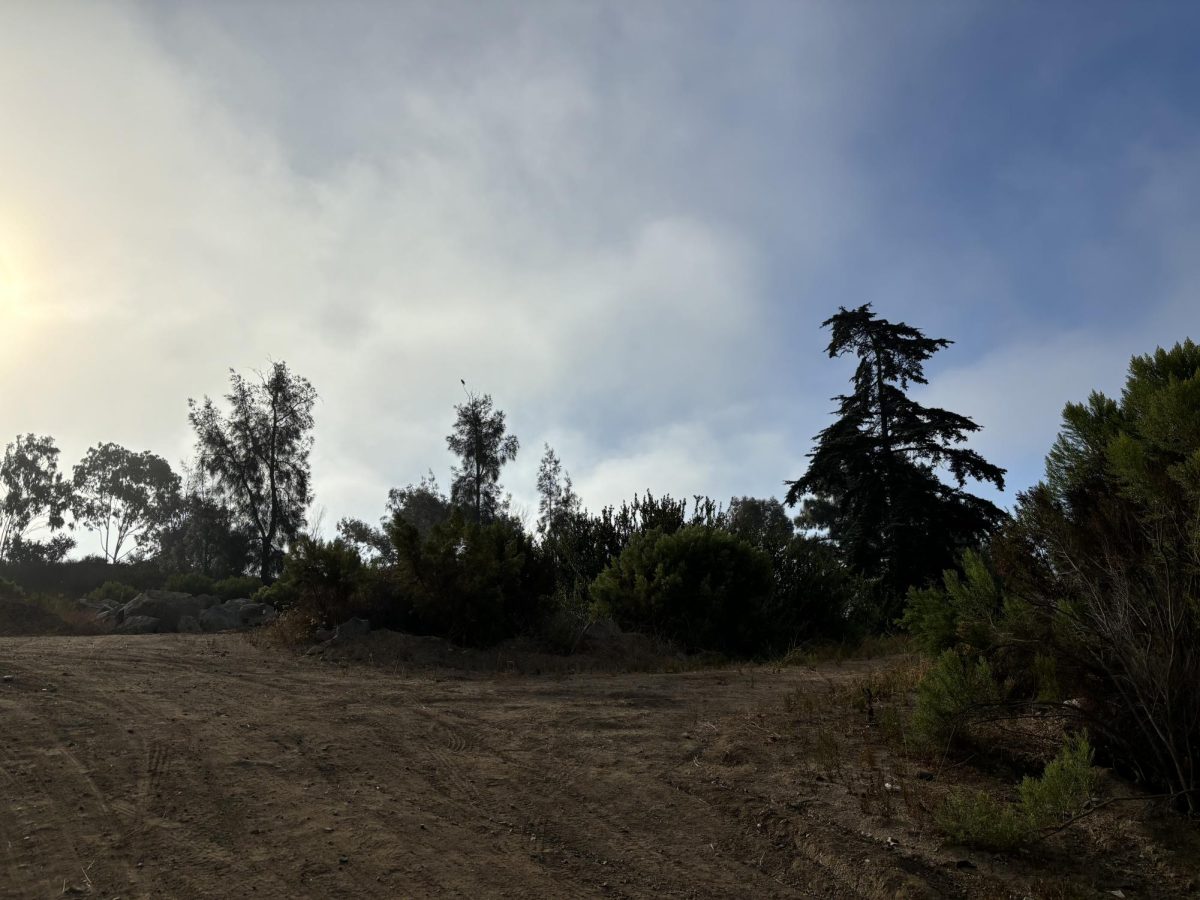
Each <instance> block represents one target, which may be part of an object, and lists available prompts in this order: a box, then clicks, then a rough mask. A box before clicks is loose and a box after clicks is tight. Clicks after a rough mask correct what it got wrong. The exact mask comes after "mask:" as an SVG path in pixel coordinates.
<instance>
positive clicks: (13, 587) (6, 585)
mask: <svg viewBox="0 0 1200 900" xmlns="http://www.w3.org/2000/svg"><path fill="white" fill-rule="evenodd" d="M23 599H25V592H24V591H23V590H21V586H20V585H19V584H17V583H16V582H15V581H9V580H8V579H7V578H0V600H23Z"/></svg>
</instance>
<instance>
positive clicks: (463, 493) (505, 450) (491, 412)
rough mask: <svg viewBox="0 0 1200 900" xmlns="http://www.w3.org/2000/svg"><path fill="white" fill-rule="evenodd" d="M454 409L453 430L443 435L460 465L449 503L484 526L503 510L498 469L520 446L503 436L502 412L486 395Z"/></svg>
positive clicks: (512, 456) (469, 396)
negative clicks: (459, 507) (466, 512)
mask: <svg viewBox="0 0 1200 900" xmlns="http://www.w3.org/2000/svg"><path fill="white" fill-rule="evenodd" d="M454 410H455V412H456V413H457V418H456V419H455V422H454V431H453V432H451V433H450V434H448V435H447V436H446V444H447V446H448V447H449V448H450V451H451V452H452V453H454V454H455V455H456V456H457V457H458V458H459V465H457V466H455V468H454V471H453V475H454V480H453V482H452V483H451V485H450V500H451V502H453V503H454V504H455V505H456V506H461V507H463V508H464V509H466V510H468V511H469V512H470V516H471V518H472V519H473V520H474V521H475V523H476V524H477V525H483V524H486V523H488V522H491V521H492V520H493V519H495V518H496V517H497V515H499V514H500V513H502V512H503V511H504V505H503V501H502V496H501V493H500V469H501V468H502V467H503V466H504V464H505V463H507V462H511V461H512V460H514V459H516V458H517V450H518V449H519V448H520V443H519V442H518V441H517V438H516V436H515V435H511V434H506V433H505V432H506V428H505V424H504V413H503V412H502V411H501V410H498V409H495V408H493V406H492V398H491V396H490V395H489V394H483V395H477V394H468V395H467V402H466V403H460V404H458V405H457V406H455V407H454Z"/></svg>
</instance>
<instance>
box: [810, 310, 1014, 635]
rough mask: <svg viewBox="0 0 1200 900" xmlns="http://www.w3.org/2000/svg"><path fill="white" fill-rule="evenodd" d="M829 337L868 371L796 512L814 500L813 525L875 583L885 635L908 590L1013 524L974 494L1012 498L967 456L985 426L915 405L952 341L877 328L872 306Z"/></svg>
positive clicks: (821, 449) (827, 439)
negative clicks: (936, 359) (931, 366)
mask: <svg viewBox="0 0 1200 900" xmlns="http://www.w3.org/2000/svg"><path fill="white" fill-rule="evenodd" d="M822 327H825V328H828V329H830V332H831V338H830V342H829V346H828V347H827V348H826V352H827V353H828V355H829V357H830V358H831V359H832V358H836V357H840V356H843V355H846V354H853V355H854V356H857V357H858V366H857V367H856V369H855V372H854V376H853V378H852V385H853V390H852V391H851V392H850V393H849V394H843V395H840V396H838V397H835V398H834V399H835V400H836V401H837V403H838V409H837V415H838V418H837V420H836V421H835V422H834V423H833V424H832V425H830V426H829V427H828V428H826V429H824V430H823V431H821V432H820V434H818V435H817V437H816V446H815V447H814V449H813V450H812V452H811V453H809V454H808V455H809V458H810V460H811V462H810V464H809V467H808V471H807V472H806V473H805V474H804V475H803V476H802V477H801V478H799V479H797V480H795V481H790V482H787V484H788V494H787V502H788V504H789V505H794V504H796V503H797V502H799V501H801V500H802V499H803V501H804V504H803V511H802V524H804V525H807V526H809V527H811V528H816V529H820V530H821V531H823V532H824V533H825V534H826V535H827V536H828V538H829V540H831V541H832V542H833V544H834V545H835V546H836V547H837V549H838V552H839V553H840V555H841V556H842V558H843V559H844V560H845V562H846V563H847V564H848V565H850V566H851V568H852V569H854V570H855V571H857V572H858V573H860V574H862V575H864V576H866V577H868V578H870V579H872V580H873V581H874V582H875V584H876V587H877V592H878V601H879V605H880V609H879V615H880V616H881V617H882V622H881V623H880V624H886V623H888V622H890V621H891V620H892V619H893V618H894V617H895V613H896V612H898V610H899V606H900V603H901V601H902V598H903V596H904V593H905V591H906V590H907V588H908V587H909V586H911V585H914V584H923V583H925V582H926V581H929V580H931V579H933V578H936V577H937V576H938V575H939V573H940V572H941V571H942V570H943V569H945V568H947V567H948V566H951V565H953V563H954V560H955V559H956V557H957V556H958V554H959V552H960V551H961V550H962V549H964V548H966V547H969V546H972V545H974V544H977V543H978V542H979V541H980V540H981V539H982V538H983V537H984V536H985V535H986V534H988V533H989V532H990V530H991V529H993V528H994V527H995V526H996V525H997V524H998V523H999V522H1000V521H1001V520H1002V519H1003V513H1002V512H1001V510H1000V509H998V508H997V507H996V506H995V505H994V504H992V503H990V502H989V501H987V500H984V499H982V498H980V497H976V496H974V495H973V494H970V493H968V492H967V491H966V490H964V485H965V483H966V481H967V479H974V480H976V481H981V482H990V483H991V484H994V485H996V487H998V488H1001V489H1003V487H1004V470H1003V469H1001V468H999V467H998V466H994V465H992V464H991V463H989V462H987V460H985V459H984V458H983V457H982V456H980V455H979V454H978V453H976V452H975V451H973V450H971V449H969V448H966V447H964V446H962V444H963V443H964V442H965V441H966V437H967V435H968V434H971V433H973V432H976V431H978V430H979V426H978V425H976V424H975V422H973V421H972V420H970V419H968V418H967V417H965V416H962V415H959V414H957V413H953V412H950V411H948V410H944V409H937V408H933V407H927V406H922V405H921V404H920V403H918V402H916V401H915V400H914V399H913V398H912V397H910V396H909V394H908V390H909V387H910V386H911V385H914V384H926V383H927V382H926V379H925V373H924V364H925V362H926V361H927V360H929V358H930V357H932V356H933V355H934V354H935V353H937V352H938V351H939V350H942V349H944V348H945V347H948V346H949V345H950V343H951V342H950V341H948V340H945V339H943V338H929V337H926V336H925V335H924V334H923V333H922V332H921V331H920V330H918V329H916V328H913V327H911V326H909V325H906V324H904V323H902V322H900V323H892V322H889V321H888V320H886V319H881V318H878V317H877V316H876V315H875V313H874V312H873V311H872V310H871V306H870V304H867V305H865V306H860V307H858V308H856V309H845V308H841V309H840V310H839V311H838V312H837V313H836V314H835V315H833V316H831V317H830V318H829V319H827V320H826V321H825V322H824V323H822ZM940 474H945V475H947V476H948V477H949V482H950V483H948V482H947V481H946V480H943V478H941V477H939V475H940Z"/></svg>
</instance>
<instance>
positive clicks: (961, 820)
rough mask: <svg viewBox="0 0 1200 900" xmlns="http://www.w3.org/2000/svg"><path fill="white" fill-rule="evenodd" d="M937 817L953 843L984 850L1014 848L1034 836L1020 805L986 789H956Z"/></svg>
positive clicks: (939, 826) (943, 831)
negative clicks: (1007, 801)
mask: <svg viewBox="0 0 1200 900" xmlns="http://www.w3.org/2000/svg"><path fill="white" fill-rule="evenodd" d="M934 821H935V823H936V824H937V826H938V828H939V829H940V830H941V832H942V833H943V834H944V835H946V837H947V839H948V840H949V841H950V843H952V844H961V845H963V846H966V847H979V848H981V849H984V850H1001V851H1003V850H1013V849H1015V848H1017V847H1019V846H1021V845H1022V844H1025V843H1027V842H1028V841H1029V840H1030V839H1031V838H1032V837H1033V832H1032V830H1031V829H1030V827H1029V822H1028V821H1027V820H1026V819H1025V817H1024V816H1022V815H1021V812H1020V810H1019V809H1017V808H1016V807H1015V806H1013V805H1012V804H1011V803H1003V802H1001V801H999V800H996V799H995V798H994V797H992V796H991V795H990V794H988V793H987V792H986V791H954V792H953V793H951V794H950V795H949V796H948V797H947V798H946V800H945V801H944V802H943V803H942V805H941V806H940V807H938V809H937V811H936V812H935V813H934Z"/></svg>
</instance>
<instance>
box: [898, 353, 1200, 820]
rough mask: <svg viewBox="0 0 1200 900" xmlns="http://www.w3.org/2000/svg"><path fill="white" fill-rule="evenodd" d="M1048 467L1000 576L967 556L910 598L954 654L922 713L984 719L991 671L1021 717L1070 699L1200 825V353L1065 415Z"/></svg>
mask: <svg viewBox="0 0 1200 900" xmlns="http://www.w3.org/2000/svg"><path fill="white" fill-rule="evenodd" d="M1046 470H1047V477H1046V480H1045V481H1044V482H1043V483H1041V484H1039V485H1037V486H1036V487H1035V488H1033V489H1032V490H1030V491H1029V492H1028V493H1026V494H1022V495H1021V496H1020V497H1019V499H1018V503H1017V508H1016V512H1015V516H1014V517H1013V520H1012V521H1011V522H1010V523H1009V525H1008V526H1007V527H1006V528H1005V529H1004V530H1003V531H1002V532H1001V533H1000V534H999V535H998V536H997V537H996V539H995V540H994V541H993V543H992V547H991V556H992V558H993V560H994V565H995V570H996V573H995V575H993V573H992V572H990V571H988V570H987V568H986V567H985V566H984V564H983V562H982V560H981V558H978V557H967V559H966V560H965V567H966V569H967V574H966V579H965V581H964V580H958V579H957V578H954V577H951V576H947V580H946V590H945V591H944V592H940V591H919V592H913V593H912V594H910V598H909V599H910V604H909V609H908V613H907V614H906V616H905V620H904V621H905V623H906V625H908V627H909V628H910V629H911V630H912V631H913V633H914V635H915V636H916V637H917V639H918V641H920V642H921V643H922V645H923V646H924V647H925V648H926V649H927V650H929V651H930V652H936V651H938V650H945V651H946V654H947V655H946V656H944V657H943V658H942V660H941V661H940V662H939V665H938V667H937V668H936V669H935V672H936V673H938V675H937V679H936V680H934V681H931V682H930V684H929V686H928V687H926V688H924V692H923V694H922V695H921V698H920V700H921V703H920V706H919V710H918V713H919V715H922V716H924V717H925V718H926V720H927V722H929V723H936V722H942V723H944V725H946V724H948V723H951V722H953V721H955V719H956V717H958V718H959V719H961V716H962V715H963V714H964V712H965V710H967V709H968V708H969V707H971V706H974V707H975V708H976V709H979V708H982V707H985V706H986V705H987V704H988V703H990V702H992V701H993V700H994V697H991V696H989V693H988V690H987V689H986V688H985V687H984V685H983V684H982V679H983V670H982V669H981V668H980V667H982V666H986V674H987V676H988V678H989V679H990V680H991V681H992V682H993V684H994V686H995V688H996V690H997V691H1002V692H1003V693H1004V695H1005V697H1006V699H1007V701H1008V702H1009V703H1010V704H1012V703H1016V704H1020V705H1021V706H1022V707H1028V706H1030V705H1033V704H1037V703H1039V702H1043V701H1048V700H1053V701H1060V703H1059V705H1058V707H1057V708H1058V709H1059V710H1060V711H1061V712H1062V713H1064V714H1070V715H1072V716H1074V717H1077V718H1079V719H1082V720H1084V721H1085V722H1086V724H1087V726H1088V728H1089V730H1090V731H1091V733H1092V734H1093V736H1094V738H1095V739H1096V741H1097V745H1098V747H1100V748H1101V749H1102V751H1103V752H1105V753H1106V754H1107V755H1108V757H1109V758H1110V759H1111V760H1112V762H1113V763H1114V764H1115V765H1116V766H1117V768H1118V769H1120V770H1122V771H1124V772H1126V773H1127V774H1130V775H1133V776H1134V777H1136V778H1137V779H1139V780H1141V781H1143V782H1144V783H1147V784H1149V785H1151V786H1154V787H1157V788H1159V789H1162V790H1164V791H1167V792H1169V793H1171V794H1172V795H1173V796H1174V797H1175V798H1176V799H1177V801H1178V802H1179V803H1180V804H1181V805H1182V806H1183V807H1185V808H1187V809H1188V810H1190V811H1191V812H1193V813H1197V812H1200V692H1198V691H1197V690H1196V686H1197V685H1198V684H1200V348H1198V347H1197V346H1196V345H1195V344H1193V343H1192V342H1190V341H1187V342H1185V343H1183V344H1180V345H1177V346H1176V347H1174V348H1173V349H1171V350H1169V351H1168V350H1161V349H1160V350H1158V351H1157V352H1156V353H1154V354H1153V355H1150V356H1143V357H1136V358H1134V360H1133V361H1132V363H1131V364H1130V370H1129V377H1128V379H1127V381H1126V384H1125V389H1124V391H1123V393H1122V396H1121V399H1120V401H1115V400H1111V399H1109V398H1107V397H1105V396H1103V395H1101V394H1093V395H1092V396H1091V398H1090V399H1089V400H1088V402H1087V403H1084V404H1069V405H1068V406H1067V408H1066V410H1065V412H1064V414H1063V430H1062V432H1061V434H1060V435H1059V438H1058V440H1057V441H1056V442H1055V444H1054V447H1053V449H1052V450H1051V452H1050V454H1049V456H1048V458H1047V465H1046ZM997 576H1000V577H1002V581H1001V580H999V578H997ZM951 647H952V648H953V649H947V648H951ZM955 660H957V661H955ZM1067 699H1070V700H1072V701H1073V702H1072V703H1071V704H1070V705H1069V706H1065V707H1064V706H1062V705H1061V701H1063V700H1067ZM929 728H930V730H932V731H936V730H937V728H936V726H935V725H932V724H931V725H930V726H929Z"/></svg>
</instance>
